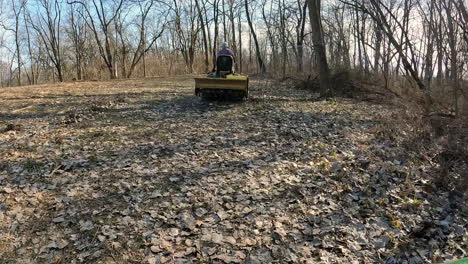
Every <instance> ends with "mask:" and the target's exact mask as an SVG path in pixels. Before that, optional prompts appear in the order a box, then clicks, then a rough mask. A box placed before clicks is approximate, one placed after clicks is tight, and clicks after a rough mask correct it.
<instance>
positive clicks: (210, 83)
mask: <svg viewBox="0 0 468 264" xmlns="http://www.w3.org/2000/svg"><path fill="white" fill-rule="evenodd" d="M233 66H234V59H233V57H232V56H227V55H221V56H218V58H217V59H216V70H215V71H214V72H212V73H209V74H207V76H206V77H202V78H195V95H196V96H201V97H202V98H205V99H247V98H248V96H249V77H248V76H245V75H240V74H235V73H234V71H233Z"/></svg>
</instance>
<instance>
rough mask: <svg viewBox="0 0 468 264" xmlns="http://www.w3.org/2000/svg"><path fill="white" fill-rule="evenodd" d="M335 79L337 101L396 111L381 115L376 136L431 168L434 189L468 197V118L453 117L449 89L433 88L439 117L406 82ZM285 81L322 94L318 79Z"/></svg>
mask: <svg viewBox="0 0 468 264" xmlns="http://www.w3.org/2000/svg"><path fill="white" fill-rule="evenodd" d="M313 76H315V77H313ZM331 79H332V83H333V87H334V89H335V93H334V96H337V97H347V98H356V99H359V100H366V101H370V102H371V103H374V104H387V105H393V106H394V111H390V112H386V113H380V114H381V115H382V121H383V123H382V124H381V125H379V126H378V127H376V128H375V129H374V131H373V132H374V135H375V136H376V137H377V138H379V139H380V140H382V141H385V143H388V144H391V145H394V144H397V145H398V146H399V147H401V148H402V149H403V150H404V152H405V153H401V154H402V155H403V156H407V157H408V158H410V159H416V160H419V161H420V162H422V163H424V164H426V166H427V176H428V178H429V179H428V182H429V186H431V188H434V189H439V190H440V189H443V190H446V191H450V192H451V193H452V194H454V195H460V196H468V195H467V193H468V191H467V189H468V114H464V112H463V111H461V112H460V115H458V116H455V115H454V114H453V109H452V106H451V105H450V102H451V100H452V99H453V98H451V93H449V92H448V90H447V89H448V88H447V87H446V86H447V85H443V84H442V83H440V84H439V85H438V86H437V84H436V83H433V84H432V88H431V94H432V97H433V99H434V102H435V103H434V105H432V106H431V108H432V110H433V111H434V112H433V113H427V111H425V110H424V107H423V99H422V97H423V95H422V92H421V91H420V90H418V88H416V87H415V84H414V83H412V81H410V80H408V79H407V78H405V77H401V76H400V77H398V76H391V77H387V78H384V77H383V76H380V75H375V74H365V73H362V72H358V71H352V70H351V71H340V72H336V73H334V74H333V75H332V77H331ZM280 81H281V82H283V83H286V84H287V85H289V86H290V87H294V88H296V89H301V90H309V91H310V92H311V93H318V92H319V91H320V83H319V79H318V76H317V75H297V76H291V77H288V78H285V79H283V80H280ZM443 91H445V93H443ZM463 100H465V99H464V98H463V97H462V98H460V101H461V102H458V104H459V105H460V106H465V105H468V103H466V102H464V101H463ZM462 109H463V107H462ZM467 198H468V197H467Z"/></svg>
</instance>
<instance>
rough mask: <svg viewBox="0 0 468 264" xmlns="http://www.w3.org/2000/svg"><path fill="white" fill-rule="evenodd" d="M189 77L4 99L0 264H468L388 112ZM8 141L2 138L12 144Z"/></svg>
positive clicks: (36, 91)
mask: <svg viewBox="0 0 468 264" xmlns="http://www.w3.org/2000/svg"><path fill="white" fill-rule="evenodd" d="M251 95H252V97H251V99H250V100H248V101H246V102H237V103H230V102H207V101H202V100H200V99H199V98H196V97H194V96H193V81H192V80H191V78H190V77H176V78H166V79H164V78H153V79H145V80H129V81H116V82H84V83H67V84H63V85H52V86H50V85H49V86H45V85H44V86H34V87H20V88H6V89H4V90H1V91H0V130H3V132H1V133H0V263H80V262H83V263H142V262H146V263H174V262H175V263H192V262H193V263H218V262H219V263H244V262H247V263H270V262H276V263H337V262H340V263H378V262H386V263H403V261H408V262H406V263H426V262H441V261H445V260H450V259H452V258H458V257H462V256H463V255H465V256H466V254H467V251H468V233H467V221H468V220H467V219H468V218H467V217H466V212H465V215H463V212H462V209H461V208H460V207H459V206H458V204H456V203H455V204H454V203H453V199H448V198H449V197H448V193H445V192H442V191H440V192H432V193H428V192H427V188H426V187H427V180H426V179H425V170H426V169H427V166H428V164H427V162H425V163H423V162H422V161H420V160H417V159H415V158H414V157H413V156H412V155H409V154H408V153H405V152H404V151H403V149H402V148H401V147H400V146H399V144H397V143H396V142H397V140H395V142H393V143H392V142H391V141H386V140H384V139H383V138H381V137H380V136H379V135H381V133H383V132H385V131H384V130H385V124H384V123H383V121H382V120H381V116H380V114H381V113H385V112H389V111H393V110H391V109H390V108H388V107H384V106H378V105H372V104H369V103H364V102H358V101H353V100H342V99H340V100H338V101H319V102H315V101H314V100H312V96H311V95H310V94H309V93H308V92H306V91H299V90H294V89H291V88H290V87H285V86H283V85H272V83H271V82H268V81H259V80H256V81H254V82H252V87H251ZM7 130H8V131H7Z"/></svg>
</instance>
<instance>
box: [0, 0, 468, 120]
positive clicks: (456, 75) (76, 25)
mask: <svg viewBox="0 0 468 264" xmlns="http://www.w3.org/2000/svg"><path fill="white" fill-rule="evenodd" d="M466 5H467V4H466V3H465V1H463V0H444V1H429V0H427V1H422V0H411V1H406V0H405V1H370V2H367V1H345V0H339V1H338V0H336V1H304V0H297V1H292V0H289V1H287V0H283V1H282V0H278V1H265V0H261V1H260V0H258V1H235V0H213V1H203V0H197V1H175V0H174V1H167V0H148V1H125V0H116V1H109V2H103V1H100V0H99V1H98V0H90V1H71V0H69V1H59V0H56V1H55V0H54V1H52V0H40V1H26V0H21V1H18V0H3V2H2V6H1V7H2V8H1V12H2V13H1V25H0V29H1V31H0V34H2V35H1V37H2V43H1V44H2V49H1V52H2V61H1V68H0V72H1V76H0V77H1V79H0V81H1V84H2V86H16V85H24V84H36V83H50V82H62V81H71V80H103V79H115V78H131V77H146V76H162V75H175V74H184V73H194V72H206V71H207V70H209V69H211V68H212V67H213V62H214V60H213V57H214V55H215V52H216V49H217V48H218V47H219V43H220V42H221V41H228V42H229V43H230V45H231V47H232V49H233V50H234V52H235V53H236V54H237V56H238V64H237V68H238V71H243V72H248V73H255V72H269V73H271V74H273V75H274V76H279V77H281V78H285V77H287V76H291V75H297V74H301V73H306V74H311V73H313V72H317V73H319V72H320V75H321V76H323V78H321V79H323V80H326V79H329V78H330V76H328V77H327V76H326V75H330V74H333V73H334V72H335V73H336V72H341V71H353V72H358V73H364V74H368V73H371V74H373V75H376V76H378V77H379V78H381V79H382V80H383V82H385V86H386V88H389V89H392V88H395V87H392V85H393V86H398V87H401V85H400V84H401V82H406V83H405V85H404V86H405V87H409V88H408V89H412V88H417V89H419V92H421V93H423V94H425V97H426V100H427V101H428V102H430V101H431V94H432V97H439V94H437V92H439V93H442V94H444V95H447V94H448V93H449V94H450V97H451V98H450V99H448V98H447V100H449V101H450V107H451V108H453V110H454V111H455V112H459V111H460V107H463V106H461V105H460V104H462V102H463V101H466V99H464V97H465V96H466V93H467V92H466V83H465V81H464V80H466V76H467V67H468V66H467V63H466V58H467V56H468V55H467V38H468V37H467V35H468V33H467V31H468V30H467V24H468V23H467V21H466V20H467V19H468V15H467V8H466ZM309 22H310V23H309ZM313 33H315V34H313ZM162 65H164V66H165V67H162ZM394 83H397V85H394ZM326 85H327V81H325V82H323V83H321V86H322V88H323V91H327V90H329V89H331V87H329V88H326V87H325V86H326ZM445 97H447V96H445ZM446 103H447V102H446Z"/></svg>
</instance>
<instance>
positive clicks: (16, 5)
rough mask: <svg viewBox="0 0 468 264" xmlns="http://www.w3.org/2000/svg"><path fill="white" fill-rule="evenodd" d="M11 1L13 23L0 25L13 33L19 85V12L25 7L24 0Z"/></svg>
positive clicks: (20, 65)
mask: <svg viewBox="0 0 468 264" xmlns="http://www.w3.org/2000/svg"><path fill="white" fill-rule="evenodd" d="M10 3H11V11H12V13H13V25H12V26H9V25H6V24H4V23H2V22H0V25H1V26H2V27H3V28H4V29H5V30H6V31H10V32H12V33H13V36H14V42H15V55H16V56H15V57H16V64H17V70H18V75H17V80H18V85H20V86H21V67H22V66H23V63H22V60H21V34H20V25H21V20H20V19H21V14H22V12H23V11H22V10H23V9H24V8H25V4H26V2H25V1H24V0H19V1H18V0H10Z"/></svg>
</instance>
